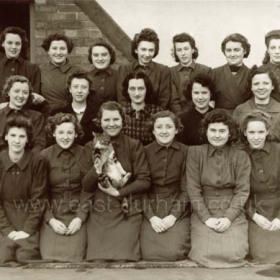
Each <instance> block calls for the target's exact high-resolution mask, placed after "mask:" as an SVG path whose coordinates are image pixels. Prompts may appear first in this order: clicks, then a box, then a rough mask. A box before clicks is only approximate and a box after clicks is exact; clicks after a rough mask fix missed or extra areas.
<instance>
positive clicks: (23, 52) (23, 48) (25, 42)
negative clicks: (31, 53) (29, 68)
mask: <svg viewBox="0 0 280 280" xmlns="http://www.w3.org/2000/svg"><path fill="white" fill-rule="evenodd" d="M7 34H16V35H18V36H19V37H20V39H21V51H20V56H22V57H23V58H25V59H26V56H27V47H28V39H27V36H26V32H25V31H24V30H23V29H21V28H19V27H15V26H10V27H7V28H6V29H5V30H4V31H3V32H2V33H1V35H0V42H1V44H0V45H1V46H0V48H1V51H4V50H3V47H2V44H3V43H4V41H5V39H6V35H7Z"/></svg>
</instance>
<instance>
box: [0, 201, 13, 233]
mask: <svg viewBox="0 0 280 280" xmlns="http://www.w3.org/2000/svg"><path fill="white" fill-rule="evenodd" d="M14 230H15V227H14V226H13V225H12V224H11V222H10V221H9V219H8V217H7V214H6V211H5V209H4V207H3V201H2V199H0V231H1V232H2V233H3V234H4V235H8V234H9V233H10V232H12V231H14Z"/></svg>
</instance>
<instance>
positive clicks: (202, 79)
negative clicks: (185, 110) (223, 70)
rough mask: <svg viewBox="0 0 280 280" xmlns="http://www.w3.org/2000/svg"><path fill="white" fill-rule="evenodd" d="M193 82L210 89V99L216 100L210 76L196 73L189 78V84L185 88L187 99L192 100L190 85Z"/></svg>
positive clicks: (214, 88)
mask: <svg viewBox="0 0 280 280" xmlns="http://www.w3.org/2000/svg"><path fill="white" fill-rule="evenodd" d="M194 83H197V84H200V85H202V86H203V87H207V88H208V89H209V91H210V100H213V101H216V87H215V84H214V82H213V80H212V78H211V77H210V76H209V75H207V74H198V75H197V76H195V77H194V78H193V79H192V80H191V83H190V85H189V86H188V87H187V89H186V99H187V100H190V101H191V100H192V87H193V84H194Z"/></svg>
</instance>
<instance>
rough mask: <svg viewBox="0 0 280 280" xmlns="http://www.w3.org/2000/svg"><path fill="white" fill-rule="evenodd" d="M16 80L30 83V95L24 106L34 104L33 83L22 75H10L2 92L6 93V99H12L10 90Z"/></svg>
mask: <svg viewBox="0 0 280 280" xmlns="http://www.w3.org/2000/svg"><path fill="white" fill-rule="evenodd" d="M16 82H19V83H27V84H28V87H29V96H28V99H27V102H26V104H24V106H23V107H24V108H25V107H28V106H30V105H31V104H32V85H31V83H30V82H29V80H28V79H27V78H26V77H24V76H21V75H13V76H10V77H8V78H7V79H6V82H5V84H4V86H3V91H2V94H3V95H4V97H5V99H6V100H7V101H9V100H10V97H9V92H10V90H11V88H12V86H13V84H14V83H16Z"/></svg>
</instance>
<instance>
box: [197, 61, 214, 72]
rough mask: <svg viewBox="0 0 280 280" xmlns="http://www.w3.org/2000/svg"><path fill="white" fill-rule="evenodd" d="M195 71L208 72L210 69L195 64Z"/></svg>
mask: <svg viewBox="0 0 280 280" xmlns="http://www.w3.org/2000/svg"><path fill="white" fill-rule="evenodd" d="M195 69H198V70H199V71H201V72H210V71H211V70H212V68H211V67H209V66H207V65H204V64H200V63H197V62H196V63H195Z"/></svg>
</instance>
